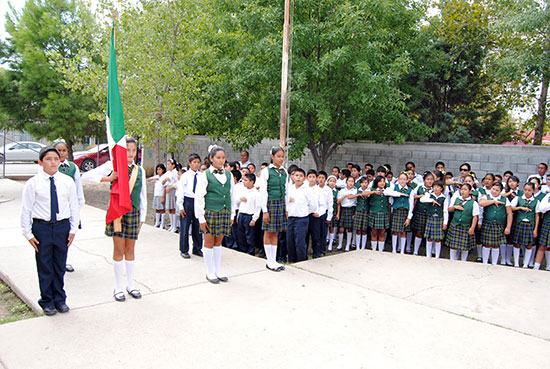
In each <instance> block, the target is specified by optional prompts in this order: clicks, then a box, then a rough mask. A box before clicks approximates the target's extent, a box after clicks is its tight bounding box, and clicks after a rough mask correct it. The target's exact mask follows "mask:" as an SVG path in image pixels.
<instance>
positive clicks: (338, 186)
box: [335, 178, 347, 190]
mask: <svg viewBox="0 0 550 369" xmlns="http://www.w3.org/2000/svg"><path fill="white" fill-rule="evenodd" d="M335 187H336V189H337V190H343V189H344V188H346V187H347V185H346V178H338V179H337V180H336V185H335Z"/></svg>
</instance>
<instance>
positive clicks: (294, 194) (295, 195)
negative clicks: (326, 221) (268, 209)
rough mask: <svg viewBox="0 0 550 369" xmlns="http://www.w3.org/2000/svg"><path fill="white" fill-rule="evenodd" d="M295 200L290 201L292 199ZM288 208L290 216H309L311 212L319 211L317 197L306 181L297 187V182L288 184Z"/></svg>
mask: <svg viewBox="0 0 550 369" xmlns="http://www.w3.org/2000/svg"><path fill="white" fill-rule="evenodd" d="M291 198H292V199H293V200H294V201H292V202H291V201H290V199H291ZM286 210H287V212H288V216H289V217H299V218H303V217H307V216H308V215H309V214H310V213H311V212H313V213H317V199H315V198H313V193H312V191H311V190H310V189H309V186H308V185H307V184H306V183H303V184H302V185H301V186H300V187H298V188H296V185H295V184H291V185H290V186H288V190H287V194H286Z"/></svg>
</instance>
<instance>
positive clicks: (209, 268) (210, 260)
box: [202, 247, 216, 279]
mask: <svg viewBox="0 0 550 369" xmlns="http://www.w3.org/2000/svg"><path fill="white" fill-rule="evenodd" d="M202 256H203V259H204V265H205V266H206V276H207V277H208V278H210V279H214V278H216V274H214V250H213V249H207V248H206V247H203V248H202Z"/></svg>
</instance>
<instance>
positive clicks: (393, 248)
mask: <svg viewBox="0 0 550 369" xmlns="http://www.w3.org/2000/svg"><path fill="white" fill-rule="evenodd" d="M391 252H393V253H394V254H395V253H397V235H396V234H394V235H392V236H391Z"/></svg>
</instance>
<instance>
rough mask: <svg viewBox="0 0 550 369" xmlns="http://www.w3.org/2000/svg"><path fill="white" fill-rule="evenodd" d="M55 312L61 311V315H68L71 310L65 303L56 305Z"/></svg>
mask: <svg viewBox="0 0 550 369" xmlns="http://www.w3.org/2000/svg"><path fill="white" fill-rule="evenodd" d="M55 310H57V311H59V312H60V313H66V312H68V311H69V310H71V309H69V307H68V306H67V304H65V303H63V304H57V305H55Z"/></svg>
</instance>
